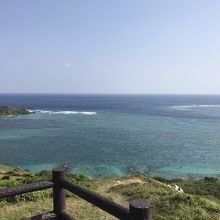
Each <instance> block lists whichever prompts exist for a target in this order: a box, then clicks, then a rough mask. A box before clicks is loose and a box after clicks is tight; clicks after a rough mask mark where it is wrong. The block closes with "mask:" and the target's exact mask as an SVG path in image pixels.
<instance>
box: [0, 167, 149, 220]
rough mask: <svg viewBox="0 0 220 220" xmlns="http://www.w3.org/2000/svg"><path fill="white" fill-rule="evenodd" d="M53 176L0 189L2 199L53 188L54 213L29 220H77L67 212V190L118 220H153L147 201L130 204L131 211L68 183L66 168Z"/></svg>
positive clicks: (57, 170) (57, 171)
mask: <svg viewBox="0 0 220 220" xmlns="http://www.w3.org/2000/svg"><path fill="white" fill-rule="evenodd" d="M52 176H53V178H52V180H48V181H40V182H36V183H30V184H26V185H22V186H16V187H11V188H3V189H0V199H3V198H7V197H10V196H16V195H20V194H23V193H27V192H33V191H37V190H43V189H48V188H53V211H52V212H48V213H45V214H40V215H38V216H34V217H31V218H27V220H48V219H51V220H75V218H73V217H71V216H70V215H69V214H68V213H67V212H66V201H65V190H68V191H70V192H72V193H73V194H75V195H77V196H78V197H80V198H82V199H84V200H86V201H87V202H89V203H91V204H93V205H95V206H96V207H98V208H100V209H102V210H104V211H106V212H107V213H109V214H111V215H113V216H115V217H116V218H119V219H122V220H152V219H151V213H150V204H149V203H148V202H147V201H145V200H141V199H137V200H133V201H131V202H130V203H129V209H127V208H125V207H123V206H121V205H119V204H117V203H115V202H113V201H111V200H109V199H106V198H104V197H102V196H100V195H98V194H97V193H95V192H91V191H89V190H88V189H85V188H83V187H81V186H79V185H77V184H72V183H70V182H68V181H66V180H65V168H63V167H61V168H57V169H54V170H53V171H52Z"/></svg>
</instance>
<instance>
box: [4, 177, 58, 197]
mask: <svg viewBox="0 0 220 220" xmlns="http://www.w3.org/2000/svg"><path fill="white" fill-rule="evenodd" d="M53 185H54V184H53V182H51V181H41V182H36V183H30V184H26V185H22V186H16V187H9V188H3V189H0V199H2V198H7V197H10V196H16V195H19V194H23V193H27V192H33V191H36V190H42V189H48V188H52V187H53Z"/></svg>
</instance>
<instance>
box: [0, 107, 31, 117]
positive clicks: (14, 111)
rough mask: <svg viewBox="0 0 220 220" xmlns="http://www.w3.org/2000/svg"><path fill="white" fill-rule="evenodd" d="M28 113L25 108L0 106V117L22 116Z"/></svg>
mask: <svg viewBox="0 0 220 220" xmlns="http://www.w3.org/2000/svg"><path fill="white" fill-rule="evenodd" d="M29 113H30V112H29V111H28V110H27V109H26V108H12V107H9V106H0V117H1V116H10V115H24V114H29Z"/></svg>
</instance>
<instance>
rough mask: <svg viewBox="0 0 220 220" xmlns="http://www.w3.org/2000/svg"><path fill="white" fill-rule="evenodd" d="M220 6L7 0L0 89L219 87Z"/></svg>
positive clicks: (201, 0)
mask: <svg viewBox="0 0 220 220" xmlns="http://www.w3.org/2000/svg"><path fill="white" fill-rule="evenodd" d="M219 12H220V1H219V0H216V1H214V0H209V1H207V0H182V1H181V0H166V1H164V0H154V1H153V0H151V1H147V0H145V1H144V0H143V1H142V0H136V1H135V0H132V1H131V0H92V1H91V0H87V1H86V0H64V1H58V0H46V1H45V0H37V1H28V0H20V1H17V0H14V1H13V0H7V1H0V92H1V93H175V94H178V93H189V94H192V93H196V94H197V93H202V94H220V13H219Z"/></svg>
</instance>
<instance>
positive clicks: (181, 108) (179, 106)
mask: <svg viewBox="0 0 220 220" xmlns="http://www.w3.org/2000/svg"><path fill="white" fill-rule="evenodd" d="M170 107H171V108H173V109H177V110H187V109H188V110H190V109H198V108H220V105H173V106H170Z"/></svg>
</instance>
